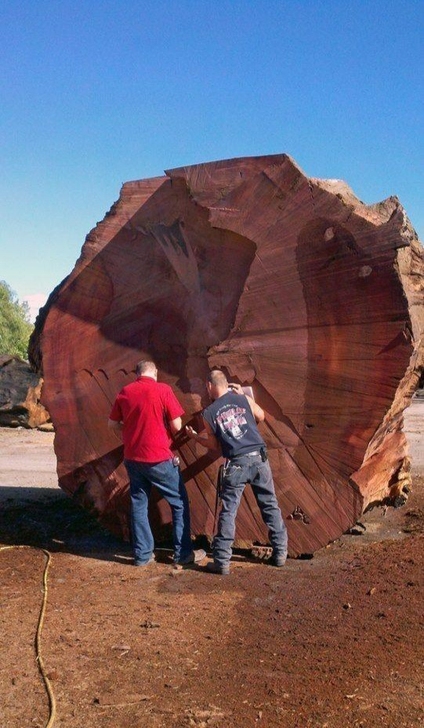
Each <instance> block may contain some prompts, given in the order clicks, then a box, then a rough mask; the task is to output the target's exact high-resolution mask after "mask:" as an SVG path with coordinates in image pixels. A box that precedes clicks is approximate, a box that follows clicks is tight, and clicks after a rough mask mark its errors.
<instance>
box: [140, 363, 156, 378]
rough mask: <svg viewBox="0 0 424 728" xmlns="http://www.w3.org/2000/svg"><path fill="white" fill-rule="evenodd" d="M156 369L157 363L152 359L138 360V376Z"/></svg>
mask: <svg viewBox="0 0 424 728" xmlns="http://www.w3.org/2000/svg"><path fill="white" fill-rule="evenodd" d="M154 369H156V364H155V362H154V361H151V360H150V359H142V360H141V361H139V362H137V364H136V367H135V373H136V375H137V376H138V377H141V375H142V374H144V373H145V372H151V371H153V370H154Z"/></svg>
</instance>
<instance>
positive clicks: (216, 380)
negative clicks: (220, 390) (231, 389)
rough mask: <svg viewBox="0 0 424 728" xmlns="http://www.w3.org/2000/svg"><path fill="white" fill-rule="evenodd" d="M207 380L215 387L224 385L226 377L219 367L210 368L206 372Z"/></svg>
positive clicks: (225, 384) (226, 382) (226, 381)
mask: <svg viewBox="0 0 424 728" xmlns="http://www.w3.org/2000/svg"><path fill="white" fill-rule="evenodd" d="M208 382H210V383H211V384H213V385H215V386H216V387H226V386H227V384H228V380H227V377H226V376H225V374H224V372H221V370H220V369H212V370H211V371H210V372H209V374H208Z"/></svg>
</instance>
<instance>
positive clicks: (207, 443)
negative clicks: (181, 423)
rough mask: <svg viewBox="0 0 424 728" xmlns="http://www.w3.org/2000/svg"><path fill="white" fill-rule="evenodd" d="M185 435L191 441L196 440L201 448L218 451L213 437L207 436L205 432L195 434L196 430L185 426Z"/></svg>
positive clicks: (216, 442)
mask: <svg viewBox="0 0 424 728" xmlns="http://www.w3.org/2000/svg"><path fill="white" fill-rule="evenodd" d="M186 433H187V435H188V436H189V437H190V438H191V439H192V440H196V442H198V443H199V445H203V447H206V448H207V449H208V450H219V443H218V440H217V439H216V437H215V435H211V434H209V433H208V432H206V430H203V431H202V432H196V430H193V428H192V427H190V426H187V427H186Z"/></svg>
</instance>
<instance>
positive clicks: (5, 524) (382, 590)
mask: <svg viewBox="0 0 424 728" xmlns="http://www.w3.org/2000/svg"><path fill="white" fill-rule="evenodd" d="M423 411H424V410H423V408H421V409H416V410H414V413H413V415H414V416H413V417H412V419H411V420H410V425H409V426H410V431H411V441H413V442H412V447H413V450H414V453H415V455H416V457H415V458H414V484H413V490H412V493H411V494H410V496H409V498H408V500H407V502H406V504H405V505H403V506H402V507H400V508H396V509H395V508H392V507H388V508H385V507H378V508H375V509H374V510H372V511H370V512H368V513H366V514H364V516H363V517H362V518H361V524H358V527H357V528H355V529H353V531H354V533H352V534H347V535H344V536H343V537H342V538H340V539H339V540H337V541H336V542H334V543H333V544H331V545H330V546H328V547H327V548H325V549H322V550H321V551H320V552H318V553H317V554H315V556H314V558H313V559H310V560H289V562H288V563H287V565H286V566H285V567H284V568H283V569H275V568H273V567H272V566H269V565H267V564H266V563H265V562H263V563H262V562H260V561H253V560H252V559H251V558H250V556H249V554H247V553H244V552H239V553H237V554H236V556H235V558H234V564H233V566H232V571H231V574H230V576H227V577H220V576H215V575H211V574H207V573H205V572H204V571H202V569H201V568H198V567H192V568H186V569H183V570H179V571H176V570H174V569H173V568H172V564H171V552H170V551H168V550H166V549H162V550H160V551H159V552H158V554H157V557H158V561H157V563H155V564H153V565H151V566H149V567H147V568H136V567H134V566H132V560H131V553H130V550H129V546H128V545H127V544H125V543H122V542H120V541H118V540H116V539H114V538H113V537H112V536H110V535H109V534H108V533H106V532H105V531H104V530H102V529H101V528H99V526H98V525H97V524H96V523H95V522H94V521H93V520H92V519H91V518H90V517H89V516H88V515H87V514H85V513H84V512H82V511H81V510H80V509H78V508H77V507H76V506H75V505H74V504H73V503H72V501H71V500H70V499H68V498H67V497H66V496H65V495H64V494H63V493H62V492H61V491H60V490H59V489H58V488H57V485H56V479H55V474H54V465H55V460H54V454H53V449H52V443H53V435H52V434H50V433H42V432H35V431H28V430H8V429H4V428H3V429H0V548H1V547H2V546H3V547H4V546H6V547H7V548H6V549H3V550H1V551H0V622H1V630H0V645H1V661H0V726H1V728H27V727H29V726H31V727H40V728H41V727H44V726H47V724H48V722H49V716H50V714H51V710H50V707H49V695H48V692H47V690H46V685H45V682H44V681H43V679H42V671H40V667H41V669H42V670H44V673H45V675H46V677H47V681H48V685H49V686H50V689H51V697H50V701H52V702H53V716H52V720H51V722H50V725H54V726H55V727H59V726H61V727H62V728H87V727H89V728H97V727H99V728H100V727H101V728H106V727H109V726H110V727H112V726H113V728H129V727H130V726H131V728H136V727H137V728H138V727H141V726H149V727H152V728H156V727H158V728H179V727H180V726H181V727H185V726H196V727H197V728H207V727H209V726H216V727H218V728H248V727H249V726H262V727H263V728H265V727H268V726H269V727H274V726H275V727H277V726H278V727H280V726H281V727H283V728H305V727H310V726H312V727H313V728H318V727H319V728H346V726H364V727H365V728H374V727H377V726H389V727H392V726H395V727H396V728H401V727H408V728H415V727H416V726H421V725H423V724H424V672H423V662H424V629H423V627H424V609H423V604H424V588H423V576H422V575H423V561H424V468H423V467H422V454H423V452H424V447H423V437H422V432H423V428H422V423H423V417H422V414H423ZM10 547H12V548H10ZM22 547H24V548H22ZM43 549H44V550H45V551H43ZM48 555H50V559H51V560H50V563H49V568H48V571H47V574H45V569H46V561H47V558H48ZM43 579H44V582H43ZM43 604H44V614H43V616H42V620H41V624H40V626H39V627H38V629H37V625H38V622H39V618H40V609H41V608H42V605H43ZM37 651H38V653H39V655H40V656H41V663H40V659H39V660H37V659H36V654H37Z"/></svg>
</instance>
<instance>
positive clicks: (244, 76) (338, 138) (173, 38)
mask: <svg viewBox="0 0 424 728" xmlns="http://www.w3.org/2000/svg"><path fill="white" fill-rule="evenodd" d="M423 19H424V2H423V0H386V1H383V0H363V1H359V0H344V2H341V1H340V0H337V2H336V1H334V0H303V1H301V0H278V1H277V0H125V1H124V0H122V1H119V0H91V1H89V0H72V1H71V0H50V1H46V0H19V2H17V0H3V2H2V3H1V8H0V64H1V65H0V89H1V92H0V154H1V156H0V161H1V182H0V184H1V190H0V193H1V203H0V251H1V268H0V279H3V280H6V281H7V283H9V285H10V286H11V287H12V289H14V290H15V291H16V293H17V295H18V297H19V299H20V300H23V299H24V298H26V297H27V296H30V295H31V296H34V295H39V296H40V299H39V300H40V301H41V299H42V298H43V296H44V297H45V296H46V295H47V294H48V293H50V291H51V290H52V289H53V288H54V286H55V285H56V284H57V283H59V282H60V281H61V280H62V278H63V277H64V276H65V275H67V274H68V273H69V272H70V271H71V270H72V268H73V266H74V263H75V261H76V259H77V258H78V256H79V253H80V250H81V246H82V244H83V242H84V238H85V235H86V234H87V233H88V232H89V230H90V229H91V228H92V227H93V226H94V225H95V224H96V222H98V221H99V220H101V219H102V218H103V217H104V214H105V212H106V211H107V210H108V209H109V208H110V206H111V205H112V203H113V202H114V201H115V200H116V199H117V198H118V196H119V190H120V187H121V184H122V183H123V182H125V181H128V180H131V179H141V178H144V177H151V176H157V175H161V174H162V173H163V170H164V169H167V168H172V167H178V166H181V165H187V164H195V163H197V162H206V161H211V160H215V159H224V158H230V157H240V156H245V155H246V156H247V155H249V156H250V155H260V154H274V153H282V152H286V153H288V154H290V155H291V156H292V157H294V159H295V160H296V161H297V163H298V164H299V165H300V166H301V167H302V168H303V170H304V171H305V172H306V173H307V174H308V175H310V176H314V177H324V178H326V177H332V178H339V179H344V180H345V181H346V182H347V183H348V184H349V185H350V186H351V187H352V188H353V190H354V192H355V193H356V194H357V195H358V197H360V198H361V199H362V200H363V201H364V202H366V203H373V202H377V201H379V200H382V199H384V198H385V197H388V196H389V195H397V196H398V197H399V198H400V200H401V202H402V204H403V205H404V207H405V209H406V211H407V213H408V215H409V217H410V219H411V221H412V223H413V225H414V227H415V228H416V230H417V232H418V234H419V236H420V238H421V240H424V204H423V174H424V154H423V150H424V134H423V131H424V123H423V120H424V93H423V68H424V53H423V37H424V32H423V31H424V23H423Z"/></svg>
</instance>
